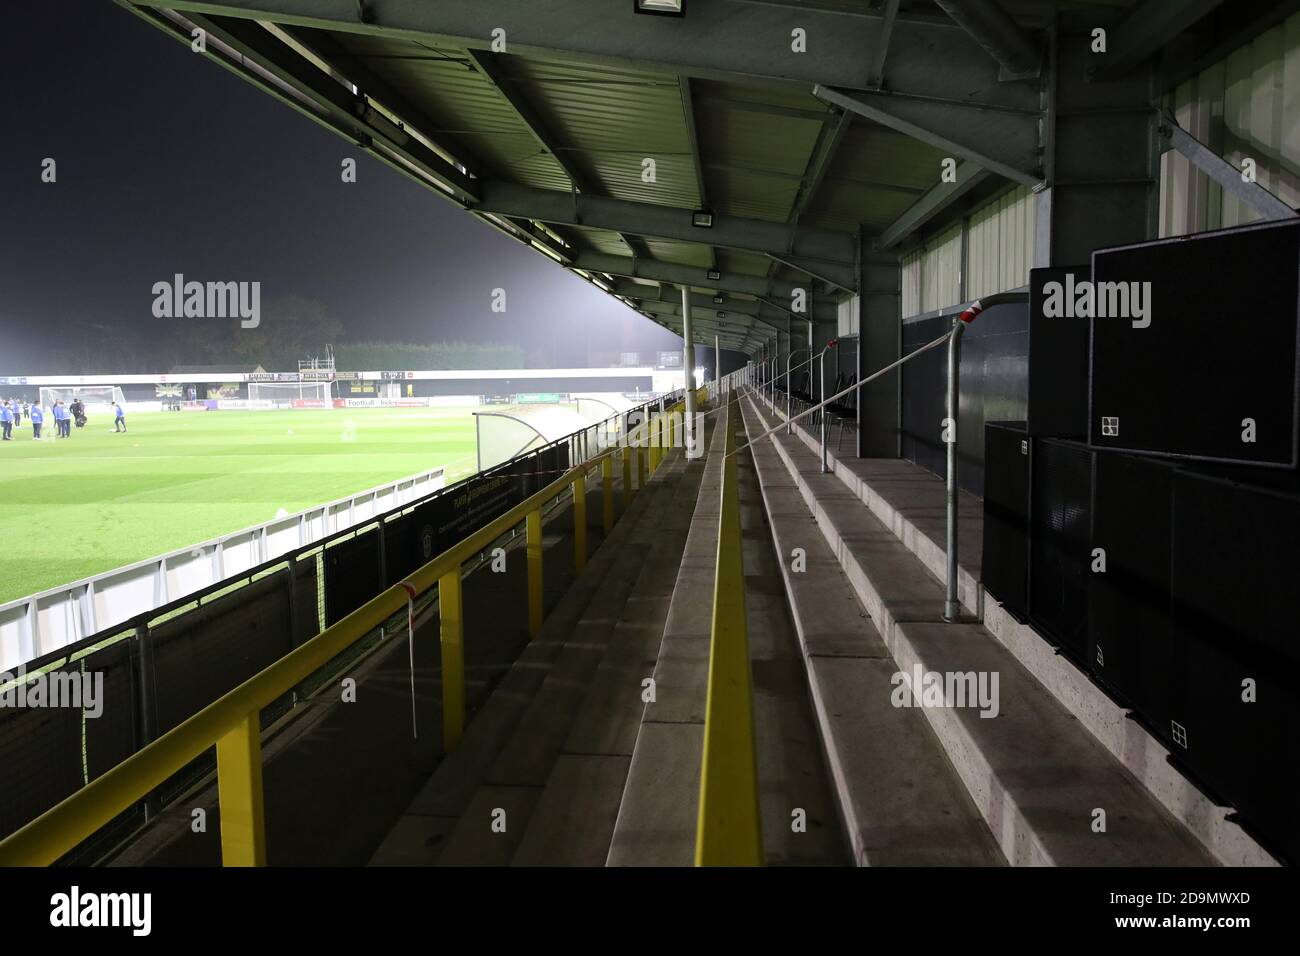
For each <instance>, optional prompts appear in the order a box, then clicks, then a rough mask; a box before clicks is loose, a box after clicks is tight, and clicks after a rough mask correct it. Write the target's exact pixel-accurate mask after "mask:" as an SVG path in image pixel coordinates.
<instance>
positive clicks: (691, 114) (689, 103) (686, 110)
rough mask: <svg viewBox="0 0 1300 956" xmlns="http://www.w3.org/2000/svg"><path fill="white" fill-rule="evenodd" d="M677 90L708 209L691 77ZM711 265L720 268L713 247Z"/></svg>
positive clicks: (697, 185) (681, 81)
mask: <svg viewBox="0 0 1300 956" xmlns="http://www.w3.org/2000/svg"><path fill="white" fill-rule="evenodd" d="M677 89H678V91H679V92H680V94H681V98H682V122H683V123H684V124H685V126H686V139H687V142H689V143H690V149H691V163H692V165H693V166H694V168H695V191H696V193H697V194H698V195H699V197H700V208H701V209H708V208H710V207H709V187H708V184H707V183H706V182H705V181H704V165H703V163H702V162H701V161H700V138H699V130H698V127H697V126H696V125H695V98H694V96H693V95H692V93H691V78H690V77H689V76H679V77H678V78H677ZM709 256H710V263H711V265H712V266H713V268H714V269H716V268H717V267H718V250H717V249H714V248H713V247H712V246H710V247H709Z"/></svg>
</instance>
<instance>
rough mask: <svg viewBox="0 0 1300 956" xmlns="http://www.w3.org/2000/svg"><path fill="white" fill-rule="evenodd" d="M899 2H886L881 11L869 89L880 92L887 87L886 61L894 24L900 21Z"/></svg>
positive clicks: (869, 71)
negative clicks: (879, 90)
mask: <svg viewBox="0 0 1300 956" xmlns="http://www.w3.org/2000/svg"><path fill="white" fill-rule="evenodd" d="M898 2H899V0H885V3H884V7H883V8H882V9H881V16H882V19H881V23H880V33H879V34H877V36H876V45H875V47H873V49H872V53H871V65H870V68H869V69H868V70H867V89H869V90H878V89H880V88H881V87H882V86H884V85H885V59H886V57H888V56H889V41H890V40H891V39H893V34H894V23H895V22H897V20H898Z"/></svg>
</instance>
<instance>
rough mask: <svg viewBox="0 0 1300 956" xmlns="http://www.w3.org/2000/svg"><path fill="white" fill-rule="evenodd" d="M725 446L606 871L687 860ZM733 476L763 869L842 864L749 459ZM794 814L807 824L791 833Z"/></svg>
mask: <svg viewBox="0 0 1300 956" xmlns="http://www.w3.org/2000/svg"><path fill="white" fill-rule="evenodd" d="M724 439H725V436H724V435H723V434H722V433H721V432H720V431H719V432H718V433H717V434H716V436H715V438H714V443H713V447H712V448H711V456H710V460H709V466H708V470H707V471H706V474H705V477H704V480H703V481H702V482H701V488H700V494H699V497H698V499H697V501H696V507H695V514H694V515H693V520H692V523H691V529H690V537H689V539H688V541H687V547H686V551H685V553H684V554H683V556H682V560H681V563H680V564H681V567H680V570H679V572H678V575H677V578H676V581H675V582H674V584H673V590H672V597H671V604H670V608H669V615H668V620H667V622H666V625H665V628H664V636H663V647H662V649H661V652H660V655H659V662H658V666H657V667H656V669H655V681H656V700H655V701H654V702H653V703H649V704H647V705H646V707H645V711H644V715H643V719H642V722H641V726H640V730H639V734H638V737H637V740H636V746H635V748H634V751H633V759H632V766H631V768H630V771H629V775H628V784H627V789H626V792H625V794H624V797H623V801H622V804H621V805H620V808H619V816H618V822H617V827H616V831H615V835H614V840H613V842H612V844H611V847H610V854H609V863H610V864H611V865H655V866H689V865H691V864H692V863H693V861H694V854H695V837H696V829H697V813H698V801H699V768H700V759H701V755H702V746H703V729H704V715H705V705H706V699H707V680H708V668H709V648H710V637H711V635H710V631H711V618H712V607H713V586H714V568H715V565H716V554H717V526H718V506H719V492H720V483H721V451H722V445H723V441H724ZM737 474H738V478H739V492H740V512H741V527H742V548H743V552H744V567H745V603H746V612H747V621H748V627H749V651H750V660H751V668H752V675H753V689H754V698H753V699H754V732H755V746H756V755H757V758H758V775H759V811H760V817H761V824H762V833H763V850H764V857H765V860H766V862H767V863H768V865H840V864H844V863H846V862H848V853H847V850H846V844H845V840H844V836H843V831H842V829H841V828H840V826H839V821H838V819H837V817H836V812H835V807H834V800H833V799H832V796H831V790H830V786H829V783H828V775H827V772H826V767H825V765H824V763H823V761H822V759H821V753H820V746H819V742H818V738H817V731H816V726H815V721H814V719H813V716H812V712H811V707H810V705H809V702H808V699H807V691H806V689H805V686H804V681H803V667H802V664H801V662H800V656H799V651H798V642H797V638H796V636H795V632H794V627H793V624H792V622H791V621H790V618H789V611H788V608H787V607H786V604H785V599H784V595H783V593H782V590H781V587H780V584H779V571H778V570H777V567H776V556H775V555H774V554H773V552H772V543H771V536H770V533H769V532H768V529H767V526H766V524H765V519H764V514H763V508H762V502H761V497H760V495H759V491H758V486H757V481H756V478H755V476H754V473H753V466H752V463H751V462H750V461H749V460H748V458H746V457H744V456H742V457H741V458H740V459H739V460H738V461H737ZM796 814H797V816H798V817H799V818H801V819H803V820H804V821H805V822H806V826H804V827H799V828H795V827H794V826H792V819H793V817H792V815H796Z"/></svg>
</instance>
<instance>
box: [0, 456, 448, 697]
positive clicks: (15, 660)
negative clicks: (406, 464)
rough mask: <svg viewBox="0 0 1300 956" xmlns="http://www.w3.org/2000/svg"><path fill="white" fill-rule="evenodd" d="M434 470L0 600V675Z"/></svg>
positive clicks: (374, 508)
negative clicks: (176, 548)
mask: <svg viewBox="0 0 1300 956" xmlns="http://www.w3.org/2000/svg"><path fill="white" fill-rule="evenodd" d="M445 480H446V478H445V474H444V471H443V469H442V468H435V469H433V470H432V471H427V472H421V473H420V474H418V475H413V476H411V477H409V478H403V479H402V480H400V481H395V482H390V483H389V484H387V485H381V486H379V487H378V488H372V489H369V490H368V491H365V492H362V493H361V494H359V495H353V496H350V497H348V498H343V499H340V500H339V501H333V502H330V503H328V504H324V505H318V506H316V507H315V508H309V509H307V510H306V511H302V512H299V513H297V514H293V515H288V516H286V517H280V518H275V519H273V520H271V521H268V522H266V523H265V524H260V525H257V526H256V527H253V528H245V529H243V530H241V531H236V532H235V533H233V534H229V535H225V536H224V537H221V538H214V539H213V540H211V541H205V542H203V543H202V544H197V545H195V546H193V547H192V548H185V549H182V550H180V551H175V552H172V553H171V554H166V555H160V556H158V557H156V558H150V559H149V560H147V561H141V562H138V563H136V564H132V565H127V566H126V567H122V568H115V569H114V570H112V571H106V572H104V573H102V574H97V575H95V576H93V577H90V578H83V579H82V580H80V581H73V582H71V583H69V584H66V585H63V586H61V587H57V588H52V589H50V590H48V591H42V592H40V593H38V594H32V595H29V596H27V597H25V598H20V599H19V600H17V601H10V602H8V603H7V604H3V605H0V673H14V672H16V670H17V668H18V667H20V666H21V665H23V664H25V663H26V662H27V661H30V660H32V659H34V658H36V657H40V656H41V655H43V654H48V653H50V652H51V651H56V650H58V649H59V648H61V647H66V646H67V645H68V644H73V643H76V642H77V641H80V640H82V639H83V638H86V637H90V636H91V635H92V634H96V633H100V632H102V631H105V630H107V629H109V628H112V627H115V626H117V625H119V624H124V623H126V622H128V621H130V620H132V619H134V618H135V617H137V616H139V615H141V614H146V613H148V612H149V611H152V610H153V609H154V608H157V607H160V606H162V605H164V604H167V603H169V602H171V601H175V600H179V599H180V598H183V597H185V596H187V595H190V594H194V593H195V592H197V591H201V590H203V589H204V588H206V587H209V586H211V585H213V584H217V583H219V582H221V581H224V580H227V579H229V578H236V577H239V576H240V575H242V574H244V573H246V572H247V571H249V570H251V569H252V568H255V567H258V566H259V565H261V564H265V563H266V562H267V561H271V560H274V559H275V558H278V557H280V556H282V555H284V554H287V553H288V552H291V551H293V550H295V549H297V548H299V547H304V546H306V545H310V544H313V543H315V542H317V541H320V540H321V539H322V538H326V537H328V536H329V535H331V534H335V533H337V532H339V531H345V530H347V529H348V528H350V527H352V526H353V525H354V524H360V523H365V522H367V521H371V520H373V519H374V518H376V517H377V516H379V515H381V514H384V513H385V512H388V511H392V510H394V509H396V508H398V507H401V506H402V505H406V504H409V503H411V502H413V501H417V500H419V499H420V498H424V497H427V496H428V495H431V494H433V492H435V491H437V490H439V489H440V488H442V487H443V484H444V482H445Z"/></svg>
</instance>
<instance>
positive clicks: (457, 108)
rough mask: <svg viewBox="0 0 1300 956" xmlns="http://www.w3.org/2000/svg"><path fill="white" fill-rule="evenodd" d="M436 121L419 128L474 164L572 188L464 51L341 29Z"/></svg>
mask: <svg viewBox="0 0 1300 956" xmlns="http://www.w3.org/2000/svg"><path fill="white" fill-rule="evenodd" d="M334 36H335V38H336V39H338V41H339V42H340V43H341V44H342V45H343V46H345V47H346V48H347V49H348V50H349V52H351V53H352V54H353V55H355V56H357V57H358V58H360V59H361V60H363V61H364V62H365V64H366V66H368V67H369V68H370V69H371V70H373V71H374V72H375V73H377V74H379V76H380V77H381V78H383V79H384V81H385V82H387V83H388V84H389V85H391V86H393V87H394V88H395V89H397V90H398V91H399V92H401V93H402V94H404V95H405V96H406V97H407V98H408V99H409V100H410V101H411V103H412V105H413V106H415V107H416V108H417V109H419V110H421V111H422V112H423V113H424V114H425V115H426V116H427V117H428V118H429V120H431V121H432V125H431V126H423V127H422V129H421V131H422V132H423V133H425V134H426V135H428V136H429V137H430V138H431V139H433V140H434V141H435V142H437V143H438V144H439V145H440V146H443V147H444V148H445V149H447V150H449V151H451V152H452V153H453V154H455V155H456V156H457V157H458V158H461V157H463V158H464V160H463V161H465V162H466V163H467V164H468V165H470V166H473V165H475V164H476V163H477V164H481V165H482V166H484V167H486V169H487V170H489V171H490V172H491V173H492V174H493V175H495V176H499V177H501V178H503V179H508V180H510V181H512V182H518V183H523V184H525V185H528V186H533V187H537V188H540V189H566V190H567V189H568V188H569V178H568V176H567V175H565V173H564V170H563V169H562V168H561V167H560V165H559V163H557V162H556V161H555V159H554V157H552V156H550V155H548V154H547V153H546V152H545V151H544V150H542V149H541V147H540V146H539V145H538V143H537V141H536V140H535V139H534V138H533V136H532V134H531V133H530V132H529V131H528V127H527V126H525V125H524V123H523V122H522V121H521V120H520V119H519V117H518V115H517V114H516V113H515V111H514V108H513V107H512V106H511V105H510V104H509V103H508V102H507V101H506V99H505V98H504V97H503V96H502V95H501V94H500V93H499V92H498V91H497V90H496V88H495V87H494V86H493V85H492V83H491V82H490V81H489V80H488V79H487V78H486V77H484V76H483V75H482V74H480V73H479V72H478V71H477V70H474V69H473V68H472V67H471V66H470V65H469V61H468V59H467V58H466V56H465V54H464V52H463V51H458V50H439V49H436V48H434V47H431V46H427V45H425V44H420V43H414V42H407V41H399V40H387V39H380V38H376V37H368V36H357V35H352V34H341V33H340V34H335V35H334Z"/></svg>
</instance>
